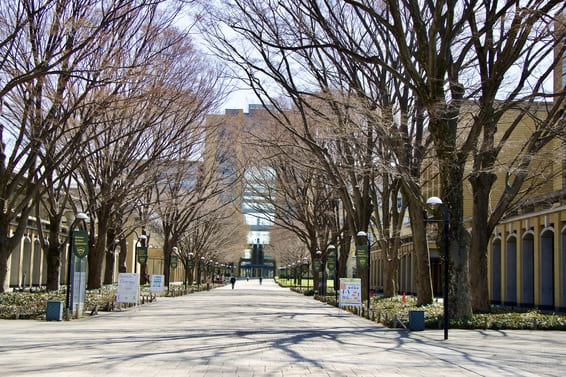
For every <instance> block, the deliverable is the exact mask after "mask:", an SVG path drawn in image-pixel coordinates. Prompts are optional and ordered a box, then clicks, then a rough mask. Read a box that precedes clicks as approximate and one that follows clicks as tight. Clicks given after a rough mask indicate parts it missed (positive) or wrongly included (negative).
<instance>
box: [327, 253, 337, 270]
mask: <svg viewBox="0 0 566 377" xmlns="http://www.w3.org/2000/svg"><path fill="white" fill-rule="evenodd" d="M326 268H328V272H330V273H331V274H332V273H334V270H335V269H336V254H329V255H328V257H326Z"/></svg>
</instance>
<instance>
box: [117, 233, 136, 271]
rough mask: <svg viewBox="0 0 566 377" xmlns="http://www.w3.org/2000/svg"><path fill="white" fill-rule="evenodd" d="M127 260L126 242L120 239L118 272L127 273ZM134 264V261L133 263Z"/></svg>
mask: <svg viewBox="0 0 566 377" xmlns="http://www.w3.org/2000/svg"><path fill="white" fill-rule="evenodd" d="M127 259H128V241H126V239H125V238H123V237H122V238H120V254H119V255H118V272H120V273H126V272H128V268H127V264H126V260H127ZM134 263H135V261H134Z"/></svg>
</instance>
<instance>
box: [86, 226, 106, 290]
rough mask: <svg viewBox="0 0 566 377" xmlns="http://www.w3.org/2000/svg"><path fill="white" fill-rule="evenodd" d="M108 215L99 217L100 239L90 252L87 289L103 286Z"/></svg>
mask: <svg viewBox="0 0 566 377" xmlns="http://www.w3.org/2000/svg"><path fill="white" fill-rule="evenodd" d="M106 222H107V217H106V216H99V218H98V239H97V240H96V242H95V244H94V247H93V248H92V250H90V251H89V253H88V285H87V289H98V288H102V267H103V265H104V256H105V255H106V231H107V224H106Z"/></svg>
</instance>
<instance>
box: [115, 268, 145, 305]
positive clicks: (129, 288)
mask: <svg viewBox="0 0 566 377" xmlns="http://www.w3.org/2000/svg"><path fill="white" fill-rule="evenodd" d="M139 281H140V278H139V275H138V274H118V290H117V291H116V302H127V303H132V304H136V303H137V302H138V297H139V288H140V286H139Z"/></svg>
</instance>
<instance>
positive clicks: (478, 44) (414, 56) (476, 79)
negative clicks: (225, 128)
mask: <svg viewBox="0 0 566 377" xmlns="http://www.w3.org/2000/svg"><path fill="white" fill-rule="evenodd" d="M237 4H238V5H239V7H238V9H239V10H241V14H240V15H239V17H238V19H232V20H228V23H227V24H228V25H231V26H232V27H233V29H234V30H235V31H237V32H239V33H240V34H241V35H243V36H244V37H245V38H246V39H247V41H248V42H249V43H250V44H249V45H248V47H250V46H253V48H255V49H256V51H258V54H257V56H253V55H252V54H250V53H249V52H248V51H249V50H246V49H239V50H238V51H233V50H232V51H231V55H230V56H228V59H232V60H233V61H235V62H238V63H240V67H241V68H242V69H243V71H244V72H245V77H246V78H247V79H248V81H249V83H250V84H251V85H252V86H253V87H254V88H256V91H257V93H258V94H259V95H263V98H266V100H269V98H270V97H271V98H273V96H270V95H269V89H268V86H265V85H264V86H263V88H262V87H261V84H262V83H264V82H266V77H268V78H269V79H271V80H273V81H275V82H277V83H278V84H279V85H280V86H281V87H282V88H283V89H284V90H285V92H286V93H287V94H288V95H289V98H290V99H291V100H292V101H294V104H295V105H297V102H299V101H301V99H300V98H302V97H304V96H296V95H295V96H294V95H293V94H290V92H292V93H301V94H303V95H304V94H305V93H312V90H310V89H311V88H310V87H309V84H310V82H309V81H308V79H306V78H307V77H309V76H303V75H304V74H305V67H304V65H301V63H300V61H302V60H300V59H299V60H297V58H296V57H297V56H301V58H303V55H306V54H311V55H316V54H317V53H318V52H319V51H324V50H328V49H332V50H334V51H337V53H340V54H343V55H346V56H348V57H349V59H353V60H355V61H358V62H363V63H364V64H369V65H374V66H375V67H376V69H384V70H386V71H388V72H390V73H391V74H392V75H393V76H394V77H396V78H397V79H399V80H400V82H401V83H402V84H403V85H405V86H407V87H409V88H410V89H411V93H412V95H413V96H414V97H415V98H416V99H417V105H416V107H415V109H416V111H415V113H414V114H415V118H416V119H424V120H425V124H426V126H427V131H428V133H429V135H430V137H431V140H432V142H433V145H434V154H435V157H436V158H437V159H438V170H439V178H440V181H441V195H440V196H441V197H442V198H443V201H444V202H445V205H446V207H447V209H448V211H449V213H450V223H451V226H450V229H451V231H450V234H449V236H450V251H449V256H450V258H449V262H450V271H451V274H450V276H451V281H450V295H449V299H450V303H449V307H450V312H451V313H450V315H451V316H452V317H457V318H465V317H469V316H470V315H471V313H472V301H471V300H470V297H471V291H470V275H469V271H471V273H472V274H474V279H476V278H477V281H480V280H481V281H482V282H483V283H482V284H485V274H483V273H482V270H481V269H480V270H479V271H476V267H478V266H477V265H476V263H475V262H474V266H472V268H471V269H470V265H469V254H468V250H469V247H470V235H469V233H468V231H467V230H466V229H465V227H464V225H463V224H464V223H463V220H464V218H463V185H464V182H465V179H466V172H465V169H464V167H465V163H466V161H468V159H469V158H470V156H472V153H473V156H474V157H476V158H475V161H476V168H477V169H479V171H478V172H477V174H479V175H477V177H475V178H474V177H473V179H474V180H475V181H476V182H478V183H479V184H481V185H484V183H488V185H487V187H491V183H490V182H489V181H490V180H491V181H493V175H492V174H491V173H489V171H490V169H491V168H490V166H493V165H492V163H493V162H494V161H495V159H494V157H495V156H497V153H495V154H494V153H493V152H494V151H497V149H498V147H497V145H494V144H493V143H491V142H490V141H489V139H491V138H493V136H492V135H494V130H495V128H494V127H493V126H494V125H495V124H496V123H493V121H497V120H498V119H500V117H499V116H498V114H505V113H506V114H509V112H508V111H510V109H512V108H513V107H516V105H517V104H519V103H521V102H522V103H525V102H526V103H528V102H533V101H536V100H537V99H538V100H540V99H544V98H548V96H549V95H550V96H555V95H560V96H563V93H556V94H549V93H543V90H542V89H543V83H544V81H545V78H546V77H548V75H549V74H550V72H551V70H552V67H553V66H554V65H555V64H553V63H552V62H550V63H549V64H548V65H545V64H541V63H544V62H545V59H548V58H549V57H552V56H553V55H554V54H553V53H552V52H553V51H552V50H553V48H554V45H555V43H556V42H557V41H558V40H560V39H555V38H549V39H548V40H546V42H548V43H542V42H544V41H545V39H544V38H545V35H548V33H549V31H550V30H551V27H550V22H551V21H552V18H553V17H552V15H553V14H555V13H556V12H557V11H559V10H561V9H562V10H563V7H564V4H563V3H562V2H559V1H538V0H533V1H527V2H519V1H507V2H504V3H489V2H488V3H481V2H471V3H469V2H468V3H453V2H429V3H422V2H419V1H416V0H415V1H413V0H407V1H403V2H401V3H399V2H395V1H385V2H383V3H376V2H373V1H357V0H347V1H346V2H333V1H331V2H319V1H315V0H313V1H307V2H298V1H288V2H284V3H281V2H279V3H278V4H277V5H278V6H277V7H276V8H275V7H269V6H263V5H257V4H253V3H251V2H246V1H238V2H237ZM359 35H363V36H364V40H366V41H367V40H374V41H376V42H378V43H381V42H382V41H386V40H387V41H391V42H390V43H389V44H388V49H390V51H391V52H392V53H394V54H395V56H396V60H397V61H398V65H391V64H390V61H388V60H386V59H383V56H382V55H379V54H376V53H375V51H376V49H375V46H372V47H373V48H364V49H360V48H359V47H356V48H352V46H355V44H354V43H353V42H354V41H355V42H361V40H360V39H359V38H356V36H359ZM364 46H366V45H364ZM241 51H243V52H241ZM240 52H241V53H240ZM256 57H262V59H261V60H259V59H257V58H256ZM291 58H292V60H291ZM298 61H299V62H298ZM258 62H261V64H260V63H258ZM314 67H316V68H318V69H320V68H321V65H320V63H319V64H317V65H314ZM535 67H538V68H539V70H540V67H545V68H543V69H542V72H540V71H539V72H537V71H536V70H535ZM517 68H518V69H517ZM321 71H324V70H323V69H322V70H321ZM511 77H516V78H518V79H517V80H516V81H513V83H514V84H515V85H513V86H511V87H510V86H508V85H507V84H508V83H509V79H510V78H511ZM533 79H534V81H533ZM354 88H355V87H354ZM527 88H530V89H534V90H533V91H531V93H527V92H526V89H527ZM533 93H534V95H533ZM501 96H503V97H504V98H506V99H507V100H506V105H505V106H501V105H500V104H498V103H497V101H495V99H496V98H498V97H501ZM469 101H472V102H474V103H477V104H478V110H477V111H475V112H474V113H473V122H472V123H468V124H466V127H462V125H463V122H464V121H465V118H466V117H467V114H466V113H465V112H464V111H463V106H464V105H465V104H467V103H469ZM557 104H558V105H559V102H557ZM531 109H533V107H531ZM557 109H558V108H556V110H553V109H550V111H548V114H550V115H549V116H548V117H545V119H547V120H544V121H541V122H539V125H540V126H541V127H543V125H547V126H548V127H549V128H547V130H549V131H548V132H546V133H545V132H542V133H541V132H539V131H536V132H534V133H533V136H534V139H533V140H532V143H533V146H535V145H536V146H539V145H540V143H541V142H542V143H543V144H544V143H545V141H546V140H548V139H549V137H550V135H551V134H554V135H556V134H557V130H560V129H561V127H560V124H561V123H560V118H559V117H560V114H561V113H560V112H558V110H557ZM523 112H524V111H523ZM524 113H526V112H524ZM494 114H495V115H496V116H495V117H492V116H493V115H494ZM529 114H531V116H534V114H536V113H535V112H533V111H532V110H529ZM488 118H489V119H488ZM516 119H519V118H516ZM419 123H420V121H419ZM420 124H423V123H420ZM517 124H519V122H517ZM484 126H487V127H488V128H484ZM421 129H422V128H421ZM511 134H512V133H510V132H508V133H506V134H505V135H507V136H505V137H503V139H504V140H506V139H508V136H510V135H511ZM480 135H484V139H483V140H482V141H481V142H478V140H480V139H479V137H480ZM547 136H549V137H547ZM490 145H494V147H492V146H490ZM417 147H418V149H420V148H421V145H417ZM418 149H417V154H416V155H418V154H420V152H419V151H418ZM535 149H536V148H535ZM524 150H525V151H529V153H531V156H532V152H534V151H535V150H533V148H532V147H528V146H526V147H525V148H524ZM475 151H479V153H475ZM527 155H528V153H527V154H526V155H525V156H527ZM421 156H422V155H421ZM399 157H401V156H399ZM401 161H402V160H401ZM527 161H529V157H526V158H525V159H524V160H523V163H526V162H527ZM480 162H481V163H480ZM415 166H418V165H413V167H412V168H410V169H408V171H413V172H414V170H413V169H414V167H415ZM518 166H524V165H518ZM484 172H485V173H487V175H485V176H484V175H483V173H484ZM474 174H475V173H474ZM411 176H414V174H411V175H405V177H411ZM482 176H483V177H484V178H485V179H486V181H485V182H480V181H483V180H484V179H483V178H482ZM490 177H491V178H490ZM478 178H481V179H479V180H478ZM510 178H511V181H513V182H514V184H510V187H520V186H521V182H520V181H521V179H519V180H514V178H515V177H510ZM519 178H520V177H519ZM515 183H516V185H515ZM414 188H415V185H414V184H411V185H405V186H404V190H405V191H406V194H409V197H413V198H416V197H415V196H414V191H412V190H409V189H414ZM477 188H478V189H479V188H480V187H479V186H478V187H477ZM513 191H514V190H513V189H510V190H509V191H507V192H506V195H505V196H504V198H503V200H502V201H501V203H502V204H503V203H505V202H509V201H510V200H512V199H511V198H512V197H513ZM485 195H486V191H485V190H482V192H481V193H478V196H477V200H478V201H481V202H482V203H480V205H483V203H485V202H486V200H485V199H486V196H485ZM420 203H421V204H419V203H416V201H415V204H418V205H415V206H414V207H415V209H417V208H418V207H419V206H420V207H421V208H422V199H421V200H420ZM477 209H478V210H480V209H481V208H480V207H477ZM498 212H504V207H500V209H499V210H498ZM478 215H479V216H478V221H480V222H482V225H479V224H478V223H476V224H475V225H474V228H473V233H474V235H475V236H476V237H480V239H483V240H485V239H487V238H486V236H488V234H485V233H484V234H483V235H482V234H481V233H477V234H476V233H475V232H476V230H478V231H479V230H481V229H486V228H487V229H489V226H487V227H486V226H485V224H486V223H485V222H484V220H481V217H482V216H481V214H478ZM418 216H419V213H418V212H417V211H411V218H412V220H413V221H415V222H418V220H419V218H418ZM493 220H494V222H495V223H496V222H497V221H498V219H497V216H496V217H494V218H493ZM354 222H355V219H354ZM419 223H422V220H421V221H420V222H419ZM358 228H359V227H358ZM419 234H422V232H421V233H419ZM472 242H474V241H472ZM419 243H420V242H419ZM478 245H483V246H480V247H479V248H480V249H481V250H482V251H481V252H479V253H478V255H479V259H478V260H480V261H481V262H480V264H481V265H482V266H486V263H485V247H484V246H485V242H479V243H478ZM472 249H475V247H474V246H472ZM472 253H473V254H474V253H476V252H475V251H473V252H472ZM482 255H483V256H482ZM423 257H425V255H423ZM472 283H473V284H474V286H475V283H474V280H472ZM474 290H475V288H474ZM485 292H486V291H485V285H484V288H482V289H480V290H478V292H477V293H478V294H481V297H480V298H479V299H478V300H477V301H476V299H474V302H476V303H475V304H474V306H476V307H479V306H480V304H481V302H483V303H485V298H486V296H485V294H484V293H485Z"/></svg>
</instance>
